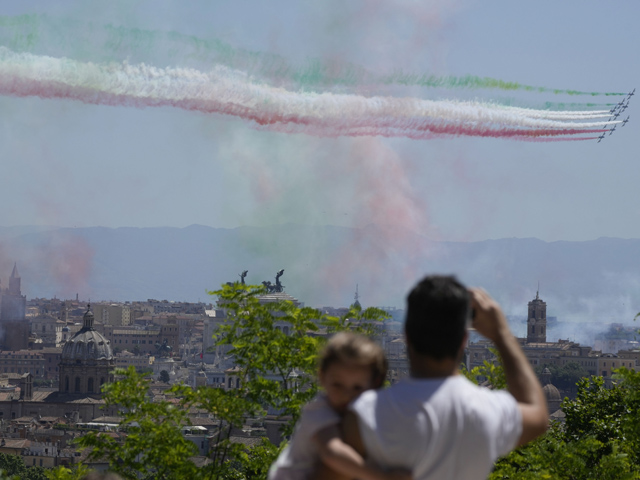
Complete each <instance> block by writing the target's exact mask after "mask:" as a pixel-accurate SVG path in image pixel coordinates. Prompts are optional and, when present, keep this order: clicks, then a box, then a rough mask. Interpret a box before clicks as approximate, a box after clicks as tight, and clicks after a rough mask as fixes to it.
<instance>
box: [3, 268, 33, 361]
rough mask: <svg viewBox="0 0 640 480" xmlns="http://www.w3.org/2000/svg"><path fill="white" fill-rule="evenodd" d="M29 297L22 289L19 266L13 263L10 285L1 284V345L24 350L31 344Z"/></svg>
mask: <svg viewBox="0 0 640 480" xmlns="http://www.w3.org/2000/svg"><path fill="white" fill-rule="evenodd" d="M26 311H27V298H26V296H24V295H22V292H21V291H20V275H19V274H18V266H17V265H16V264H14V265H13V271H12V272H11V277H10V278H9V287H8V288H2V286H1V285H0V347H1V348H2V349H3V350H22V349H26V348H28V346H29V323H28V322H27V321H26V320H25V315H26Z"/></svg>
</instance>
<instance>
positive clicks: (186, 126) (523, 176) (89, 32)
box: [0, 0, 640, 241]
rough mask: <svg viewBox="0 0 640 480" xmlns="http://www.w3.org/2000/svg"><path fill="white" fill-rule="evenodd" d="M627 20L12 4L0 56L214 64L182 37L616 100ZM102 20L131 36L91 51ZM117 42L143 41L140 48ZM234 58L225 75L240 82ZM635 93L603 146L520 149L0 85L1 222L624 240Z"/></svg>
mask: <svg viewBox="0 0 640 480" xmlns="http://www.w3.org/2000/svg"><path fill="white" fill-rule="evenodd" d="M638 14H640V4H638V2H634V1H626V2H625V1H620V2H616V3H615V8H612V7H609V5H608V4H605V3H603V2H595V1H594V2H591V1H580V2H578V1H568V2H551V1H539V2H508V1H494V2H479V1H471V0H455V1H444V0H442V1H439V0H432V1H422V0H421V1H410V0H402V1H395V2H393V1H381V0H361V1H360V0H357V1H352V2H340V1H335V0H328V1H323V2H312V1H295V2H293V1H271V2H261V1H242V2H224V1H198V0H194V1H190V2H178V1H168V0H164V1H153V2H151V1H131V2H124V1H119V2H73V1H70V2H51V1H44V0H41V1H35V0H25V1H21V2H0V15H1V18H2V19H3V20H4V23H2V24H0V25H2V26H0V35H1V37H0V38H2V42H0V45H4V46H6V47H8V48H10V49H11V50H12V51H20V50H21V49H22V51H24V52H27V53H30V54H34V55H47V56H51V57H55V58H61V57H64V58H71V59H76V60H79V61H83V62H94V63H96V64H101V63H102V64H105V63H106V64H108V63H109V62H111V63H112V64H113V62H115V63H116V64H119V65H122V64H123V62H128V64H131V65H138V64H140V63H145V64H147V65H151V66H154V67H158V68H181V67H183V68H195V69H198V70H199V71H205V72H206V71H210V70H212V69H214V68H216V65H217V63H216V62H217V60H219V57H215V56H214V55H213V54H202V55H199V56H198V55H191V54H192V53H193V51H192V50H190V48H191V47H189V46H186V40H184V39H186V38H189V39H193V38H198V39H200V40H201V41H202V42H209V43H207V45H213V44H215V45H222V46H223V47H216V48H218V50H217V52H218V53H219V52H220V51H221V50H220V49H223V48H227V49H228V50H229V51H231V52H235V53H231V54H230V55H231V57H233V56H235V57H236V59H237V58H239V57H242V58H245V59H246V58H249V59H251V58H254V59H256V58H257V59H260V58H262V59H264V58H270V59H277V62H285V63H286V64H287V65H289V66H290V67H291V70H294V71H295V70H296V69H298V70H300V69H304V68H307V67H308V66H309V65H311V64H314V62H315V63H323V62H324V63H325V64H337V65H356V66H358V67H359V68H363V69H366V70H367V71H369V72H373V73H374V74H376V75H379V76H384V75H390V74H394V73H397V72H400V71H401V72H404V73H411V74H416V75H435V76H447V75H452V76H459V77H463V76H465V75H476V76H479V77H490V78H495V79H500V80H504V81H509V82H517V83H520V84H524V85H532V86H536V87H548V88H552V89H553V88H557V89H572V90H580V91H587V92H628V91H630V90H632V89H633V88H634V87H635V86H636V85H637V84H638V81H637V80H638V78H639V77H640V64H639V63H638V62H635V61H634V58H636V57H637V53H638V47H639V46H640V33H638V29H637V28H636V27H637V25H635V24H634V23H633V22H634V20H633V19H637V18H640V17H639V15H638ZM23 15H28V17H21V16H23ZM20 18H22V19H23V20H24V19H27V20H25V21H27V23H29V29H30V32H31V34H34V33H36V34H38V35H39V38H37V41H36V42H32V44H30V45H27V44H28V42H27V41H26V40H25V39H24V38H22V39H21V38H18V37H19V36H20V35H23V36H25V35H26V34H25V31H27V29H22V30H21V29H19V28H16V27H15V23H14V24H12V23H11V21H10V20H11V19H14V20H16V19H20ZM106 28H110V29H112V30H111V31H114V30H115V31H118V32H128V33H127V34H126V35H125V34H124V33H123V34H122V36H121V38H119V41H120V42H121V44H120V45H118V47H117V48H116V47H114V46H113V45H112V44H111V45H107V43H106V42H105V40H104V38H103V35H104V31H105V29H106ZM118 29H120V30H118ZM634 31H635V32H636V33H633V32H634ZM132 32H134V33H135V32H146V33H149V34H153V35H155V36H151V37H150V38H151V40H149V39H148V38H149V37H145V38H147V40H146V41H143V40H139V39H140V38H141V37H140V36H138V37H135V35H134V33H132ZM171 35H178V36H174V37H171ZM25 38H26V37H25ZM133 38H137V39H138V40H139V41H137V43H133V42H132V39H133ZM176 38H178V39H182V40H175V39H176ZM154 39H155V40H154ZM158 39H163V40H162V41H160V40H158ZM171 39H173V40H171ZM127 42H131V43H127ZM145 42H146V43H145ZM215 42H217V43H215ZM109 48H111V49H112V50H111V51H109ZM238 52H240V53H238ZM243 56H244V57H243ZM231 57H229V58H231ZM274 62H275V60H274ZM236 63H238V64H239V63H241V62H240V61H238V62H236ZM246 65H248V63H247V62H245V63H244V64H242V65H240V66H239V67H238V65H232V66H233V67H236V68H238V70H240V71H241V72H242V67H243V66H244V67H246ZM247 70H249V68H245V73H247V72H246V71H247ZM249 73H251V72H249ZM277 76H278V74H276V77H277ZM296 88H299V86H296V85H294V86H289V87H288V89H289V90H291V91H295V90H296ZM303 88H306V91H307V92H308V91H313V90H314V87H313V86H308V85H307V86H303ZM332 88H333V90H332V91H333V92H337V93H344V92H346V93H349V94H358V95H363V96H373V95H386V96H392V97H396V98H418V99H427V100H451V101H466V100H480V101H484V102H491V101H494V100H495V101H501V102H503V103H504V102H513V104H514V105H517V106H522V107H528V108H543V107H544V105H545V103H546V102H557V103H559V102H568V103H571V102H574V103H578V102H582V103H587V102H592V103H606V102H614V103H615V102H617V101H618V100H620V98H619V97H611V98H609V97H604V96H598V97H595V96H594V97H592V96H584V95H575V96H574V95H572V96H569V95H563V94H555V93H537V92H536V93H533V92H526V91H525V92H523V91H502V90H499V89H493V90H492V89H469V88H429V87H421V86H413V87H411V86H409V87H397V86H396V87H394V86H390V87H388V86H387V87H384V89H383V88H377V89H376V88H374V87H370V86H369V85H364V84H360V85H359V84H358V83H357V81H356V85H355V86H353V85H352V86H351V87H349V88H348V89H347V88H345V87H341V86H340V85H338V86H334V87H332ZM325 91H326V90H325ZM622 98H623V97H622ZM634 100H635V98H633V99H632V101H631V102H630V106H629V108H628V110H627V111H626V112H625V113H624V115H623V118H624V116H626V114H629V115H630V121H629V123H628V125H626V126H625V127H624V128H620V127H618V128H617V131H616V132H614V134H613V135H607V136H606V138H605V139H604V141H602V142H601V143H597V142H596V141H595V140H589V141H575V142H573V141H571V142H550V143H534V142H523V141H516V140H509V139H504V138H478V137H468V136H448V137H446V138H431V139H411V138H404V137H402V136H400V137H396V138H384V137H382V136H375V135H371V136H340V135H338V136H335V137H323V136H318V135H317V134H314V133H313V132H312V133H304V132H303V133H286V132H284V133H283V132H281V131H269V130H268V129H267V130H265V129H260V128H257V127H259V126H258V125H257V124H256V122H254V121H251V120H246V119H243V118H241V117H239V116H234V115H222V114H218V113H206V112H204V113H203V112H198V111H189V110H186V109H183V108H175V107H172V106H159V107H146V108H138V107H135V106H127V105H122V104H121V105H118V104H116V105H95V104H87V103H83V102H81V101H78V100H74V99H65V98H39V97H38V96H22V97H19V96H16V95H11V94H6V92H5V94H4V95H2V96H0V158H2V163H1V165H2V167H1V168H2V177H3V179H4V180H3V182H2V188H0V203H1V204H2V205H3V206H4V208H2V209H1V210H0V225H1V226H13V225H55V226H64V227H73V226H77V227H81V226H107V227H122V226H133V227H155V226H174V227H185V226H188V225H191V224H202V225H208V226H214V227H225V228H233V227H237V226H242V225H257V226H259V225H275V224H283V223H299V224H311V225H341V226H366V225H368V224H371V223H374V224H383V225H388V226H391V227H396V226H397V227H403V228H408V229H410V230H413V231H415V232H417V233H420V234H422V235H425V236H427V237H429V238H432V239H435V240H458V241H475V240H483V239H492V238H504V237H537V238H540V239H542V240H545V241H555V240H591V239H595V238H598V237H602V236H609V237H623V238H638V237H640V221H639V220H640V206H639V204H638V202H637V200H636V196H637V181H636V179H637V178H639V174H640V165H639V164H638V162H637V153H636V152H637V145H636V141H635V139H637V138H638V133H639V129H640V123H638V122H636V121H634V120H635V119H634V117H635V115H634V114H635V110H636V108H638V107H636V105H635V103H636V102H635V101H634ZM607 108H608V107H607ZM574 109H575V108H574ZM639 118H640V116H639ZM621 119H622V118H621Z"/></svg>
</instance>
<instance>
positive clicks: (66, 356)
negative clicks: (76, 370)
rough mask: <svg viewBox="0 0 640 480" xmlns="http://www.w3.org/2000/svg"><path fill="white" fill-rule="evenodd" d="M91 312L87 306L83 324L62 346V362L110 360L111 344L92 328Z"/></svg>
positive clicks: (111, 354)
mask: <svg viewBox="0 0 640 480" xmlns="http://www.w3.org/2000/svg"><path fill="white" fill-rule="evenodd" d="M93 319H94V317H93V312H92V311H91V308H90V307H89V306H87V311H86V312H85V314H84V325H83V327H82V329H81V330H80V331H78V332H77V333H76V334H75V335H74V336H73V337H71V338H70V339H69V340H68V341H67V343H65V345H64V347H63V348H62V355H61V360H62V362H63V363H72V362H76V363H85V362H91V361H96V360H112V359H113V352H112V351H111V345H110V342H109V340H107V339H106V338H105V337H104V336H103V335H102V334H100V333H99V332H97V331H95V330H94V329H93Z"/></svg>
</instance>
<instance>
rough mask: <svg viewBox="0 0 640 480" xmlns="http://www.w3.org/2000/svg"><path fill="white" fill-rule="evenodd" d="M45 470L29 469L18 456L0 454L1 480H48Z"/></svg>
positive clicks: (38, 468) (35, 467) (39, 468)
mask: <svg viewBox="0 0 640 480" xmlns="http://www.w3.org/2000/svg"><path fill="white" fill-rule="evenodd" d="M46 478H47V477H46V476H45V469H44V468H42V467H38V466H33V467H27V466H26V465H25V464H24V461H23V460H22V457H20V456H18V455H8V454H5V453H0V480H46Z"/></svg>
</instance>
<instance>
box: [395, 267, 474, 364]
mask: <svg viewBox="0 0 640 480" xmlns="http://www.w3.org/2000/svg"><path fill="white" fill-rule="evenodd" d="M469 320H470V297H469V291H468V290H467V288H466V287H465V286H464V285H462V284H461V283H460V282H459V281H458V279H456V278H455V277H454V276H444V275H432V276H428V277H425V278H423V279H422V280H421V281H420V282H419V283H418V284H417V285H416V286H415V287H414V288H413V290H411V292H410V293H409V295H408V296H407V317H406V319H405V323H404V331H405V334H406V336H407V343H409V344H411V346H412V347H413V349H414V350H415V352H416V353H419V354H422V355H427V356H429V357H432V358H435V359H437V360H442V359H444V358H456V356H457V355H458V352H459V350H460V345H461V344H462V340H463V338H464V335H465V333H466V330H467V325H468V322H469Z"/></svg>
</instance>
